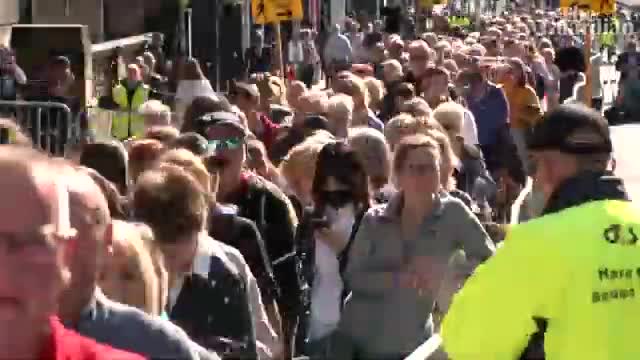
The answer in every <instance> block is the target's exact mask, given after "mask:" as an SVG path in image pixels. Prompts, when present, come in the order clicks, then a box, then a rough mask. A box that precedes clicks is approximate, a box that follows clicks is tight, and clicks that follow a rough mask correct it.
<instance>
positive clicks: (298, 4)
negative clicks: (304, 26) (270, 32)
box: [251, 0, 304, 24]
mask: <svg viewBox="0 0 640 360" xmlns="http://www.w3.org/2000/svg"><path fill="white" fill-rule="evenodd" d="M251 10H252V12H251V15H252V16H253V22H254V23H256V24H266V23H274V22H281V21H287V20H302V18H303V17H304V13H303V11H302V0H251Z"/></svg>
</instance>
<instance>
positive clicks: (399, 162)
mask: <svg viewBox="0 0 640 360" xmlns="http://www.w3.org/2000/svg"><path fill="white" fill-rule="evenodd" d="M420 148H426V149H427V150H429V151H430V152H431V153H433V155H434V158H435V159H436V162H437V165H439V164H440V156H441V154H440V146H439V145H438V143H437V142H436V140H434V139H433V138H432V137H430V136H427V135H425V134H415V135H411V136H407V137H405V138H403V139H402V141H400V143H399V144H398V149H397V150H396V151H395V152H394V154H393V173H394V177H396V178H397V176H398V174H399V173H400V172H401V171H402V168H403V167H404V164H405V163H406V162H407V157H409V153H410V152H411V151H413V150H416V149H420Z"/></svg>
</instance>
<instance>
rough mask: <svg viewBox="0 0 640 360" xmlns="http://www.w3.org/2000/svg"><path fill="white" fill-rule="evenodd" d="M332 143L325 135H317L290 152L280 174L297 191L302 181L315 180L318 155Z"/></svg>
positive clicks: (281, 164)
mask: <svg viewBox="0 0 640 360" xmlns="http://www.w3.org/2000/svg"><path fill="white" fill-rule="evenodd" d="M332 141H333V140H332V139H331V138H330V137H329V136H327V135H325V134H322V133H321V134H316V135H314V136H311V137H309V138H307V139H306V140H305V141H303V142H302V143H300V144H298V145H296V146H294V147H293V148H291V150H289V152H288V153H287V156H286V157H285V158H284V159H283V160H282V162H281V163H280V167H279V170H280V174H281V175H282V177H283V178H284V180H285V181H286V182H287V184H288V185H289V187H291V188H292V189H294V190H297V187H298V186H299V184H300V181H301V180H302V179H304V178H306V179H309V180H313V177H314V176H315V173H316V160H317V159H318V154H320V150H322V148H323V147H324V146H325V145H326V144H328V143H330V142H332Z"/></svg>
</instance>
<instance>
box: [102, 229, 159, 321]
mask: <svg viewBox="0 0 640 360" xmlns="http://www.w3.org/2000/svg"><path fill="white" fill-rule="evenodd" d="M113 248H114V253H113V254H112V256H113V257H114V258H122V257H126V259H127V266H129V270H130V271H133V272H135V273H137V275H139V276H140V279H141V280H142V284H141V286H142V287H143V288H142V289H139V290H141V293H142V294H143V295H142V298H137V297H136V296H132V294H126V295H125V294H116V293H109V292H110V290H111V289H110V288H109V287H104V286H103V290H105V293H106V295H107V296H108V297H110V298H113V299H114V300H116V301H119V302H122V303H125V304H127V305H131V306H133V307H136V308H138V309H140V310H143V311H145V312H147V313H149V314H154V315H159V314H160V313H161V311H162V309H160V308H158V306H159V304H160V303H159V301H158V297H159V296H160V290H159V289H160V284H159V279H158V277H157V275H156V271H155V267H154V265H153V259H152V257H151V253H150V252H149V251H148V249H147V247H146V246H145V243H144V241H143V240H142V237H141V235H140V232H139V231H138V230H137V228H136V227H135V226H133V225H132V224H130V223H127V222H125V221H121V220H114V221H113ZM116 270H117V269H114V268H109V267H105V269H103V271H105V272H111V271H116ZM119 295H123V296H122V298H118V297H120V296H119Z"/></svg>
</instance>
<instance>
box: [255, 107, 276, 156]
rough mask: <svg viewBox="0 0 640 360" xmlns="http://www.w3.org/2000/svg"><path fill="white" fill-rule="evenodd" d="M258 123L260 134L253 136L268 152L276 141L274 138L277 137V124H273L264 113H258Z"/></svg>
mask: <svg viewBox="0 0 640 360" xmlns="http://www.w3.org/2000/svg"><path fill="white" fill-rule="evenodd" d="M258 121H260V123H261V125H262V133H261V134H254V135H255V136H256V137H257V138H258V139H259V140H260V141H262V143H263V144H264V147H265V148H266V149H267V151H269V149H271V145H273V143H274V142H275V140H276V136H277V135H278V129H279V128H280V126H278V124H275V123H273V121H271V119H270V118H269V116H268V115H267V114H265V113H258Z"/></svg>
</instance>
